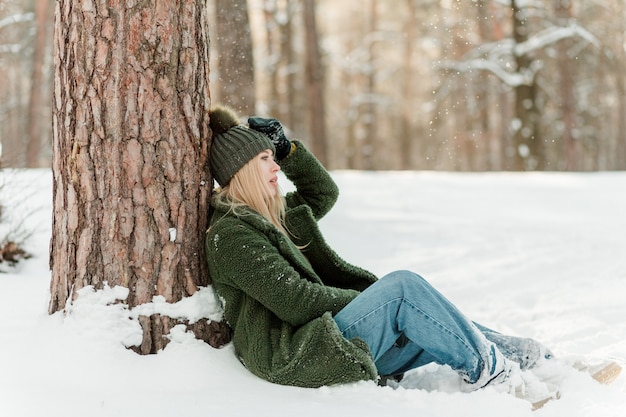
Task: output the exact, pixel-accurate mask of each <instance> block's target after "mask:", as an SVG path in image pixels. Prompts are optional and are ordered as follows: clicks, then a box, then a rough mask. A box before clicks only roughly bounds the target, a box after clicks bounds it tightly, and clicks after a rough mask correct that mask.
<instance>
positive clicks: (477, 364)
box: [335, 271, 510, 388]
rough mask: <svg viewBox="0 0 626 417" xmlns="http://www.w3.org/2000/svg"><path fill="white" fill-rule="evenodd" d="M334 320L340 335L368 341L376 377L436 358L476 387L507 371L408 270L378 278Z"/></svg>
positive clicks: (491, 350) (475, 333)
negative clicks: (404, 340)
mask: <svg viewBox="0 0 626 417" xmlns="http://www.w3.org/2000/svg"><path fill="white" fill-rule="evenodd" d="M335 321H336V322H337V325H338V326H339V329H340V330H341V332H342V333H343V335H344V337H346V338H347V339H351V338H354V337H358V338H361V339H362V340H364V341H365V342H366V343H367V344H368V346H369V347H370V350H371V352H372V355H373V356H374V361H375V362H376V366H377V367H379V373H380V374H381V375H391V374H395V373H398V372H404V371H405V370H408V369H412V368H415V367H417V366H421V365H425V364H427V363H430V362H436V363H439V364H442V365H449V366H451V367H452V369H455V370H456V371H458V372H459V373H460V374H461V375H462V376H463V378H464V379H465V381H466V382H467V383H468V384H470V385H472V386H473V385H474V384H476V385H478V386H477V387H478V388H479V387H481V386H483V385H486V384H487V383H489V382H490V381H491V380H492V379H493V378H496V377H498V376H499V375H500V374H502V373H503V372H504V373H508V372H509V371H510V368H509V365H508V364H507V363H506V361H505V359H504V357H503V356H502V354H501V353H500V351H499V350H498V349H497V348H496V346H495V345H494V344H493V343H492V342H490V341H489V340H487V338H486V337H485V336H484V335H483V334H482V333H481V332H480V331H479V330H478V329H477V328H476V326H475V325H474V324H473V323H472V322H471V321H470V320H468V319H467V318H466V317H465V316H464V315H463V314H461V312H460V311H459V310H458V309H457V308H456V307H455V306H454V305H453V304H452V303H451V302H450V301H449V300H448V299H446V298H445V297H444V296H443V295H442V294H441V293H439V292H438V291H437V290H435V289H434V288H433V287H432V286H431V285H430V284H429V283H428V282H426V280H424V279H423V278H422V277H420V276H419V275H417V274H415V273H413V272H410V271H396V272H392V273H391V274H389V275H386V276H385V277H383V278H381V279H380V280H378V281H377V282H376V283H374V284H373V285H371V286H370V287H369V288H368V289H366V290H365V291H364V292H363V293H361V294H360V295H359V296H358V297H357V298H355V299H354V300H353V301H352V302H351V303H350V304H348V305H347V306H346V307H344V308H343V309H342V310H341V311H340V312H339V313H337V314H336V316H335ZM401 335H404V337H406V339H408V342H407V343H406V346H404V347H400V346H397V345H396V341H398V340H402V338H401V337H400V336H401ZM394 345H396V346H394ZM394 351H395V353H396V354H394ZM388 352H389V353H388Z"/></svg>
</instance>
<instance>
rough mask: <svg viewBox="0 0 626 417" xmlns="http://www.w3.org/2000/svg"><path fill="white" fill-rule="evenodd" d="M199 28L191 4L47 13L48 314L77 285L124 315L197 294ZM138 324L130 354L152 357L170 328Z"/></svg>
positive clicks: (65, 3)
mask: <svg viewBox="0 0 626 417" xmlns="http://www.w3.org/2000/svg"><path fill="white" fill-rule="evenodd" d="M205 19H206V17H205V6H204V1H202V0H196V1H185V2H156V3H150V2H144V3H139V4H136V5H135V6H134V7H127V6H126V3H117V2H115V3H111V4H108V3H106V2H104V1H100V2H89V1H84V2H74V1H71V0H58V1H57V2H56V17H55V34H54V62H55V77H54V80H55V81H54V100H53V167H52V168H53V199H54V202H53V204H54V210H53V229H52V240H51V243H50V266H51V269H52V281H51V287H50V289H51V299H50V305H49V312H50V313H54V312H56V311H60V310H62V309H64V308H65V305H66V303H67V302H71V300H73V299H74V298H75V297H76V294H77V291H78V290H79V289H81V288H83V287H85V286H89V285H92V286H94V287H95V288H96V289H98V288H101V287H103V286H104V285H105V283H106V284H108V285H109V286H111V287H112V286H116V285H120V286H123V287H127V288H129V289H130V294H129V296H128V298H127V300H126V302H127V303H128V306H129V307H130V308H132V307H134V306H137V305H139V304H143V303H148V302H151V301H152V297H153V296H155V295H160V296H163V297H164V298H165V300H166V301H167V302H170V303H173V302H176V301H179V300H180V299H181V298H183V297H185V296H188V295H191V294H193V293H194V292H195V291H196V290H197V287H198V286H202V285H207V284H209V277H208V274H207V269H206V262H205V259H204V251H203V241H204V233H205V231H206V228H207V220H208V219H207V208H208V207H207V205H208V198H209V195H210V192H211V189H210V184H211V178H210V174H209V170H208V163H207V161H208V145H209V144H208V143H207V141H206V138H207V137H208V127H207V126H208V120H207V113H208V108H209V90H208V74H209V67H208V57H209V51H208V47H209V44H208V42H209V41H208V38H207V33H208V31H207V28H206V20H205ZM140 323H141V325H142V328H143V332H144V338H143V342H142V344H141V346H139V347H137V350H138V351H139V352H141V353H152V352H156V351H158V350H159V349H162V348H163V347H164V346H165V345H166V343H167V339H166V338H163V337H162V336H163V335H164V334H167V333H168V332H169V328H170V327H171V326H172V325H173V321H172V320H171V319H170V318H169V317H164V316H161V317H159V316H152V317H141V318H140ZM195 327H202V326H197V325H196V326H195ZM204 327H205V329H204V331H205V332H210V331H209V330H207V329H208V328H209V326H204ZM218 333H219V332H218ZM224 334H225V335H226V334H227V332H226V333H224ZM200 337H202V338H203V339H208V338H209V337H210V335H209V334H208V333H205V334H201V335H200ZM216 344H219V343H218V342H216Z"/></svg>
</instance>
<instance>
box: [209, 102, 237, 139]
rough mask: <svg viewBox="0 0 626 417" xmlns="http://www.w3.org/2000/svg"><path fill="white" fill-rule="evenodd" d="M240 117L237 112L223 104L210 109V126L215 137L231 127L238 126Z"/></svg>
mask: <svg viewBox="0 0 626 417" xmlns="http://www.w3.org/2000/svg"><path fill="white" fill-rule="evenodd" d="M239 124H240V123H239V118H238V117H237V115H236V114H235V112H234V111H233V110H232V109H230V108H228V107H223V106H217V107H214V108H212V109H211V111H209V127H210V128H211V131H212V132H213V137H215V136H216V135H221V134H223V133H224V132H226V131H227V130H228V129H230V128H231V127H235V126H238V125H239Z"/></svg>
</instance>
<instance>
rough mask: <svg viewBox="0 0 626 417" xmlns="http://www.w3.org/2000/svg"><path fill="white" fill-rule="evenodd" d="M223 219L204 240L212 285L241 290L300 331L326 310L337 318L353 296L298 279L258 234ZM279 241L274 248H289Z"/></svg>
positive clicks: (283, 258) (283, 260) (281, 236)
mask: <svg viewBox="0 0 626 417" xmlns="http://www.w3.org/2000/svg"><path fill="white" fill-rule="evenodd" d="M225 220H226V219H223V220H222V221H221V222H224V223H222V224H221V225H220V226H218V227H215V228H213V229H212V230H211V232H210V234H209V238H208V239H207V248H206V250H207V257H208V259H209V263H210V270H211V271H210V272H211V276H212V278H213V280H214V281H215V282H216V283H218V284H223V285H228V286H231V287H234V288H237V289H239V290H240V291H243V292H244V293H246V294H247V295H249V296H250V297H252V298H254V299H255V300H257V301H258V302H260V303H261V304H263V305H264V306H265V307H266V308H268V309H269V310H271V311H272V312H273V313H274V314H275V315H276V316H278V317H279V318H280V319H281V320H284V321H286V322H288V323H290V324H292V325H294V326H300V325H303V324H305V323H307V322H309V321H311V320H313V319H314V318H317V317H320V316H321V315H322V314H324V313H325V312H327V311H330V312H331V313H332V314H335V313H337V312H338V311H339V310H341V309H342V308H343V307H344V306H346V305H347V304H348V303H349V302H350V301H352V299H353V298H354V297H356V296H357V295H358V291H355V290H349V289H340V288H333V287H329V286H325V285H323V284H317V283H314V282H311V281H309V280H307V279H305V278H303V277H301V275H300V273H299V272H298V271H297V270H296V269H294V267H293V266H292V265H291V264H290V263H289V261H288V260H287V259H285V257H284V255H283V254H282V253H281V252H280V251H279V250H278V249H277V248H276V247H275V246H274V245H273V244H272V242H270V241H269V240H268V239H267V238H266V237H265V236H264V235H263V234H262V233H259V231H258V230H255V229H254V228H251V227H249V226H248V225H245V224H243V223H241V222H233V223H231V222H229V221H226V222H225ZM276 233H279V232H278V231H277V232H276ZM279 236H280V239H281V240H280V241H279V246H281V247H282V245H291V244H290V243H289V242H288V241H287V240H286V239H287V238H286V237H284V236H283V235H282V234H281V235H279ZM226 237H228V238H226Z"/></svg>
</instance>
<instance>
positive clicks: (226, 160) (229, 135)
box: [209, 107, 275, 187]
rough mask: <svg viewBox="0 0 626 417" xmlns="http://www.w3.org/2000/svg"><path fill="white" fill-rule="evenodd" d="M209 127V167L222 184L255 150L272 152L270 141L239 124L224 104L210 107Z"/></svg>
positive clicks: (256, 152)
mask: <svg viewBox="0 0 626 417" xmlns="http://www.w3.org/2000/svg"><path fill="white" fill-rule="evenodd" d="M209 127H210V128H211V131H212V139H213V143H212V144H211V151H210V152H211V154H210V156H209V166H210V169H211V174H212V175H213V177H214V178H215V180H216V181H217V182H218V183H219V184H220V185H221V186H222V187H224V186H226V185H227V184H228V183H229V181H230V179H231V178H232V177H233V175H235V174H236V173H237V171H239V170H240V169H241V167H243V166H244V165H245V164H247V163H248V161H250V160H251V159H252V158H254V157H255V156H257V155H258V154H259V152H262V151H264V150H266V149H271V150H272V152H275V148H274V144H273V143H272V141H271V140H270V139H269V138H268V137H267V136H266V135H264V134H263V133H260V132H257V131H256V130H252V129H250V128H248V127H247V126H244V125H242V124H240V123H239V118H238V117H237V115H236V114H235V112H234V111H233V110H231V109H229V108H228V107H215V108H213V109H211V111H210V112H209Z"/></svg>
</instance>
